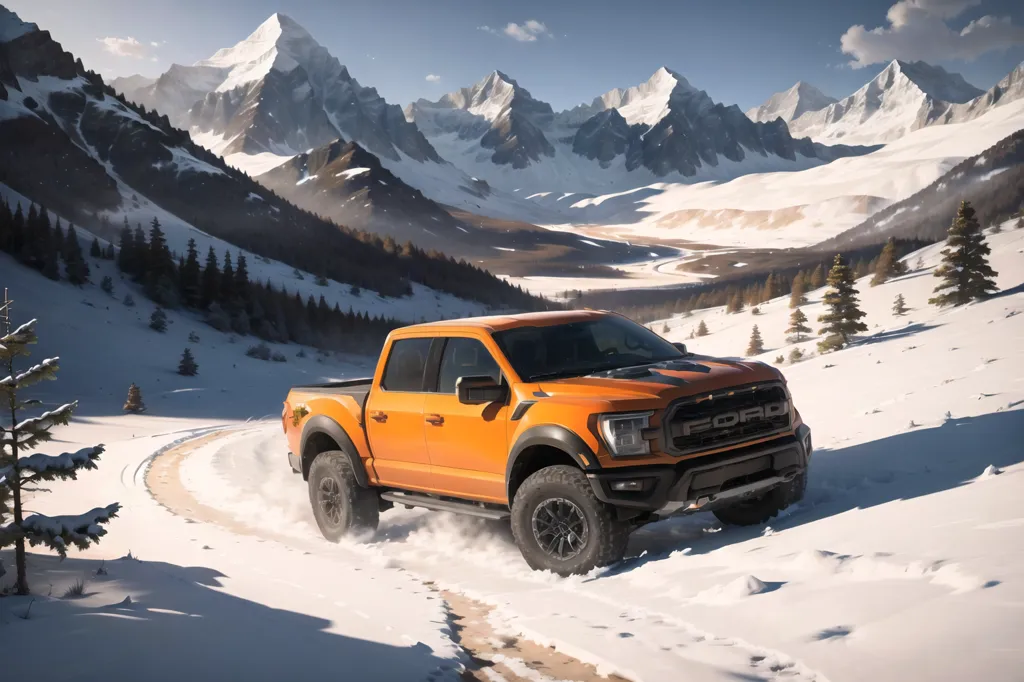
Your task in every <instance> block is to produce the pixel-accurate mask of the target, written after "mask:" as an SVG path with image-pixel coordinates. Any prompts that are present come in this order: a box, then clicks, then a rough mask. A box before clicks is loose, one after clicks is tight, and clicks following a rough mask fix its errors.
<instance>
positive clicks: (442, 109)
mask: <svg viewBox="0 0 1024 682" xmlns="http://www.w3.org/2000/svg"><path fill="white" fill-rule="evenodd" d="M405 116H406V118H407V119H408V120H410V121H413V122H415V123H416V124H417V125H419V126H420V127H421V129H422V130H424V131H425V133H426V134H429V135H443V134H450V133H454V134H456V135H458V136H459V138H460V139H465V140H468V139H479V142H480V146H481V147H483V148H484V149H490V150H492V151H493V154H492V155H491V161H493V162H494V163H496V164H499V165H505V164H509V165H511V166H512V167H513V168H526V167H527V166H529V165H530V163H532V162H536V161H538V160H540V159H541V157H544V156H553V155H554V153H555V150H554V148H553V147H552V146H551V142H550V141H549V140H548V139H547V137H546V136H545V134H544V131H545V129H548V128H549V127H550V126H551V123H552V121H553V120H554V112H553V111H552V109H551V105H550V104H547V103H546V102H541V101H539V100H536V99H534V98H533V96H532V95H531V94H530V93H529V91H528V90H526V89H525V88H523V87H521V86H520V85H519V84H518V83H516V81H514V80H513V79H511V78H509V77H508V76H506V75H505V74H503V73H502V72H500V71H494V72H492V73H491V74H490V75H488V76H487V77H486V78H484V79H483V80H482V81H480V82H479V83H477V84H475V85H473V86H471V87H468V88H462V89H461V90H458V91H456V92H451V93H448V94H447V95H445V96H443V97H442V98H441V99H439V100H438V101H437V102H429V101H427V100H423V99H421V100H418V101H416V102H415V103H413V104H410V105H409V106H408V107H406V111H405Z"/></svg>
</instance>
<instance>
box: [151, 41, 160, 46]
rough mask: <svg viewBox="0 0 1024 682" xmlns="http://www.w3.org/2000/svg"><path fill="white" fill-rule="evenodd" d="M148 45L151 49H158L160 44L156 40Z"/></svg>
mask: <svg viewBox="0 0 1024 682" xmlns="http://www.w3.org/2000/svg"><path fill="white" fill-rule="evenodd" d="M150 45H152V46H153V47H160V42H159V41H157V40H154V41H153V42H151V43H150Z"/></svg>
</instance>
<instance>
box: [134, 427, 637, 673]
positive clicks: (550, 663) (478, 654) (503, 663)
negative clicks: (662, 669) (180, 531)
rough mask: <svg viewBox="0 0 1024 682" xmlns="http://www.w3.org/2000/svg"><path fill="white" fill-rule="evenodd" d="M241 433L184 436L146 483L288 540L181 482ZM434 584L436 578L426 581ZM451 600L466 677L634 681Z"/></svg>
mask: <svg viewBox="0 0 1024 682" xmlns="http://www.w3.org/2000/svg"><path fill="white" fill-rule="evenodd" d="M234 433H237V431H233V430H223V431H215V432H213V433H208V434H206V435H203V436H200V437H198V438H194V439H192V440H188V441H185V442H184V443H181V444H180V445H176V446H175V447H172V448H169V449H168V450H166V451H165V452H163V453H162V454H160V455H159V456H158V457H155V458H154V459H153V461H152V463H151V464H150V466H149V469H148V471H146V487H147V488H148V489H149V491H150V493H152V495H153V497H154V499H156V501H157V502H159V503H160V504H161V505H163V506H164V507H166V508H167V509H168V510H169V511H171V512H172V513H174V514H177V515H179V516H183V517H185V518H186V519H188V520H190V521H194V522H202V523H212V524H214V525H217V526H220V527H222V528H225V529H227V530H229V531H231V532H232V533H236V534H238V535H249V536H253V537H260V538H264V539H267V540H275V541H278V542H281V543H283V544H288V543H289V541H290V540H292V538H288V537H286V536H283V535H279V534H276V533H273V532H271V531H267V530H266V529H262V528H261V529H257V528H253V527H251V526H248V525H246V524H245V523H243V522H242V521H240V520H238V519H236V518H235V517H234V516H232V515H231V514H228V513H227V512H224V511H221V510H219V509H215V508H214V507H210V506H207V505H205V504H201V503H200V502H199V501H198V500H196V498H195V497H193V496H192V493H190V492H189V491H188V489H187V488H186V487H185V486H184V484H183V483H182V482H181V464H182V462H184V461H185V459H186V458H187V457H188V456H189V455H192V454H193V453H195V452H196V451H198V450H200V449H201V448H203V447H204V446H206V445H209V444H210V443H211V442H213V441H216V440H218V439H222V438H225V437H227V436H229V435H232V434H234ZM424 584H425V585H427V586H428V587H431V588H434V584H433V583H432V582H430V581H425V582H424ZM439 594H440V596H441V597H442V598H443V599H444V600H445V603H446V604H447V606H448V613H449V620H450V621H451V627H452V634H451V637H452V640H453V641H454V642H455V643H456V644H457V645H459V646H460V647H462V649H463V651H465V652H466V655H467V656H468V658H469V661H468V663H467V665H466V670H465V672H464V673H463V675H462V678H463V680H466V681H467V682H470V681H472V682H506V681H507V682H520V681H522V682H536V680H538V679H544V677H538V674H540V675H543V676H546V678H548V679H551V680H553V681H554V680H567V681H570V682H606V681H610V682H630V681H629V680H627V679H625V678H623V677H619V676H617V675H612V676H610V677H603V676H601V675H598V674H597V670H596V668H594V666H592V665H590V664H587V663H583V662H582V661H579V660H577V659H575V658H572V657H570V656H566V655H565V654H562V653H559V652H558V651H556V650H555V649H553V648H551V647H545V646H541V645H539V644H537V643H535V642H531V641H530V640H527V639H523V638H518V637H502V636H499V635H498V634H497V633H496V632H495V631H494V628H492V627H491V625H490V623H489V622H488V620H487V616H488V614H490V612H491V610H492V608H491V607H490V606H487V605H486V604H483V603H481V602H478V601H474V600H472V599H469V598H468V597H465V596H463V595H461V594H458V593H455V592H448V591H439Z"/></svg>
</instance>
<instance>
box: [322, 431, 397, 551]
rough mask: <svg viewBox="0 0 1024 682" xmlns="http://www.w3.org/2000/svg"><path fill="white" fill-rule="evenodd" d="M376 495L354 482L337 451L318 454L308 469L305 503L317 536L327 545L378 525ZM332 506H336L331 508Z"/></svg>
mask: <svg viewBox="0 0 1024 682" xmlns="http://www.w3.org/2000/svg"><path fill="white" fill-rule="evenodd" d="M377 498H378V495H377V493H376V492H375V491H373V490H369V489H367V488H363V487H361V486H360V485H359V483H358V482H357V481H356V475H355V472H354V471H353V470H352V461H351V460H350V459H349V458H348V455H346V454H345V453H343V452H341V451H340V450H328V451H326V452H321V453H320V454H319V455H317V456H316V459H314V460H313V464H312V465H311V466H310V467H309V502H310V504H311V505H312V506H313V518H315V519H316V525H317V527H319V528H320V533H321V534H322V535H323V536H324V537H325V538H327V539H328V540H330V541H331V542H338V541H339V540H341V538H343V537H344V536H346V535H349V534H359V533H372V532H373V531H375V530H377V524H378V522H379V521H380V511H379V510H378V502H377ZM332 505H336V506H332Z"/></svg>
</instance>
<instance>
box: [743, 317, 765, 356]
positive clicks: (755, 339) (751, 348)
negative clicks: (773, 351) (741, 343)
mask: <svg viewBox="0 0 1024 682" xmlns="http://www.w3.org/2000/svg"><path fill="white" fill-rule="evenodd" d="M763 352H764V341H762V340H761V330H759V329H758V328H757V325H756V324H755V325H754V328H753V329H752V330H751V332H750V343H748V344H747V355H760V354H761V353H763Z"/></svg>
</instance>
